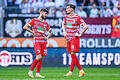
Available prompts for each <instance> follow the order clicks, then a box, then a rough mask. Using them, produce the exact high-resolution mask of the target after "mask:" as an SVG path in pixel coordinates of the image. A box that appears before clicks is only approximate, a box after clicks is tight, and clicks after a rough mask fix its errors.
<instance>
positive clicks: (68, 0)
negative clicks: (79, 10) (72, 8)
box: [67, 0, 76, 5]
mask: <svg viewBox="0 0 120 80" xmlns="http://www.w3.org/2000/svg"><path fill="white" fill-rule="evenodd" d="M67 4H73V5H76V0H67Z"/></svg>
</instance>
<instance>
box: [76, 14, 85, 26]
mask: <svg viewBox="0 0 120 80" xmlns="http://www.w3.org/2000/svg"><path fill="white" fill-rule="evenodd" d="M77 23H78V24H79V25H81V24H84V23H85V22H84V20H83V19H82V18H81V17H80V16H79V17H78V18H77Z"/></svg>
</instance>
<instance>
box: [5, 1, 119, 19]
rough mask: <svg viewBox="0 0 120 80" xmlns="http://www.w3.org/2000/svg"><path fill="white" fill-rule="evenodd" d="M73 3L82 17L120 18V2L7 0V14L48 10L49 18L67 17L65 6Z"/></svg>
mask: <svg viewBox="0 0 120 80" xmlns="http://www.w3.org/2000/svg"><path fill="white" fill-rule="evenodd" d="M68 3H72V4H74V5H76V6H77V8H76V10H75V12H76V13H77V14H78V15H80V16H81V17H92V18H95V17H113V16H120V0H5V1H4V5H5V7H6V12H7V13H39V10H40V9H41V8H48V10H49V15H48V16H49V17H64V16H66V12H65V6H66V4H68Z"/></svg>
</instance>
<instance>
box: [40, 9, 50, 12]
mask: <svg viewBox="0 0 120 80" xmlns="http://www.w3.org/2000/svg"><path fill="white" fill-rule="evenodd" d="M41 11H42V12H47V13H48V10H47V9H46V8H42V9H41V10H40V12H41Z"/></svg>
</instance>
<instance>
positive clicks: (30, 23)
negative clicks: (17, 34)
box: [28, 19, 34, 27]
mask: <svg viewBox="0 0 120 80" xmlns="http://www.w3.org/2000/svg"><path fill="white" fill-rule="evenodd" d="M28 25H29V26H30V27H32V26H33V25H34V19H32V20H30V22H28Z"/></svg>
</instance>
